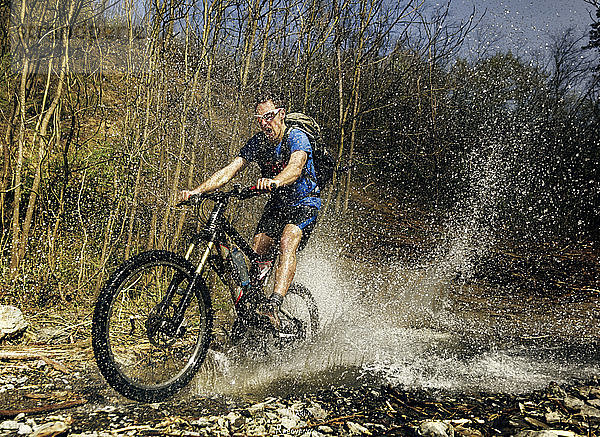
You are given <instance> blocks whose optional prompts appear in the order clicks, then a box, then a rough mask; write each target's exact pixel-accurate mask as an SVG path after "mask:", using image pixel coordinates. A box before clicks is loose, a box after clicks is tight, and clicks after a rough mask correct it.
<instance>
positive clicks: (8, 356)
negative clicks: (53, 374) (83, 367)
mask: <svg viewBox="0 0 600 437" xmlns="http://www.w3.org/2000/svg"><path fill="white" fill-rule="evenodd" d="M0 360H42V361H43V362H45V363H46V364H48V365H49V366H51V367H52V368H53V369H54V370H58V371H59V372H62V373H70V370H69V368H68V367H67V366H65V365H64V364H62V363H59V362H58V361H56V360H53V359H52V358H48V357H47V356H45V355H42V354H36V353H30V352H11V351H4V352H0Z"/></svg>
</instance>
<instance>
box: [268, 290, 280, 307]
mask: <svg viewBox="0 0 600 437" xmlns="http://www.w3.org/2000/svg"><path fill="white" fill-rule="evenodd" d="M269 300H270V301H271V304H272V305H273V306H274V307H275V308H279V307H280V306H281V304H282V303H283V296H282V295H281V294H279V293H273V294H272V295H271V297H270V298H269Z"/></svg>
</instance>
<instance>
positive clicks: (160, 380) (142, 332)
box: [92, 250, 212, 402]
mask: <svg viewBox="0 0 600 437" xmlns="http://www.w3.org/2000/svg"><path fill="white" fill-rule="evenodd" d="M193 277H194V268H193V266H192V265H191V263H190V262H188V261H187V260H186V259H185V258H183V257H182V256H180V255H178V254H175V253H173V252H167V251H161V250H153V251H149V252H143V253H141V254H139V255H137V256H135V257H133V258H132V259H130V260H129V261H127V262H126V263H125V264H123V265H122V266H121V267H120V268H119V269H118V270H117V271H116V272H115V273H114V274H113V275H112V276H111V278H110V279H109V281H108V282H107V284H106V286H105V287H104V288H103V290H102V291H101V293H100V296H99V297H98V301H97V303H96V308H95V311H94V319H93V324H92V345H93V349H94V356H95V358H96V362H97V364H98V368H99V369H100V372H101V373H102V375H103V376H104V377H105V379H106V380H107V382H108V383H109V384H110V385H111V386H112V387H113V388H114V389H115V390H116V391H118V392H119V393H120V394H122V395H123V396H125V397H128V398H130V399H134V400H138V401H142V402H155V401H160V400H164V399H166V398H167V397H169V396H171V395H173V394H174V393H176V392H177V391H178V390H180V389H181V388H183V387H184V386H185V385H186V384H188V383H189V382H190V380H191V379H192V378H193V376H194V374H195V373H196V372H197V371H198V369H199V367H200V366H201V364H202V362H203V361H204V358H205V356H206V352H207V350H208V347H209V345H210V341H211V329H212V310H211V303H210V295H209V293H208V291H207V289H206V287H205V285H204V283H203V282H202V281H201V280H200V278H198V280H200V282H199V283H197V286H196V287H194V290H192V296H191V300H190V302H189V304H188V305H187V306H186V307H185V308H183V318H182V319H180V320H181V323H179V324H178V325H177V326H174V321H176V320H178V319H177V317H176V316H177V315H178V311H179V303H180V302H181V300H182V298H183V296H184V295H185V290H187V288H188V286H189V284H190V283H191V281H192V279H193Z"/></svg>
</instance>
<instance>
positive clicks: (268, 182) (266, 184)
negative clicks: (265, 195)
mask: <svg viewBox="0 0 600 437" xmlns="http://www.w3.org/2000/svg"><path fill="white" fill-rule="evenodd" d="M280 185H281V182H279V181H278V180H277V179H270V178H260V179H259V180H258V182H257V183H256V188H258V189H259V190H265V191H273V190H274V189H275V188H278V187H279V186H280Z"/></svg>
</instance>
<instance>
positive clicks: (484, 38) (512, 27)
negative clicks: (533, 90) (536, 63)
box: [438, 0, 592, 59]
mask: <svg viewBox="0 0 600 437" xmlns="http://www.w3.org/2000/svg"><path fill="white" fill-rule="evenodd" d="M438 2H439V0H438ZM439 3H442V2H439ZM474 6H475V9H476V14H477V16H478V17H479V16H481V14H483V13H484V12H486V10H487V12H486V13H485V15H484V17H483V19H482V20H481V23H480V25H479V26H478V29H477V30H475V31H474V32H473V33H472V34H471V35H470V36H469V40H468V46H469V49H470V50H471V53H472V54H474V55H475V54H476V53H477V52H479V53H481V54H483V53H487V54H493V53H495V52H497V51H505V50H507V49H508V50H511V51H512V52H513V53H514V54H516V55H519V56H520V57H522V58H524V59H526V58H532V57H535V56H536V55H537V54H538V53H546V48H547V45H548V43H549V42H550V36H551V35H556V34H557V33H559V32H562V31H563V30H564V29H565V28H567V27H569V26H572V27H575V29H576V31H577V32H579V34H581V35H583V34H585V35H587V32H588V31H589V29H590V27H589V26H590V23H591V22H592V21H591V19H590V16H589V11H591V10H592V7H591V6H590V5H589V4H587V3H585V2H584V1H583V0H535V1H533V0H502V1H498V0H496V1H494V0H452V3H451V6H450V14H451V16H452V18H453V19H455V20H459V19H461V18H463V19H464V18H465V17H468V15H469V14H470V13H471V11H472V10H473V7H474ZM585 43H587V38H586V39H585ZM466 53H468V52H466ZM466 53H464V54H466Z"/></svg>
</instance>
